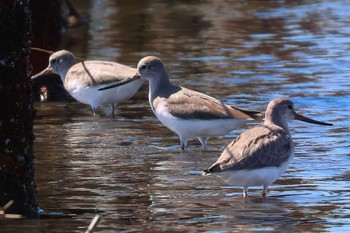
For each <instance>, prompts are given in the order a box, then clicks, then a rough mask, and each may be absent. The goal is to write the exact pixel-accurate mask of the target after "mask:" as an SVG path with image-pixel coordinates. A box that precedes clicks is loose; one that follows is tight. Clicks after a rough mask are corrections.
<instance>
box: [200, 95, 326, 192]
mask: <svg viewBox="0 0 350 233" xmlns="http://www.w3.org/2000/svg"><path fill="white" fill-rule="evenodd" d="M294 119H295V120H300V121H305V122H308V123H312V124H319V125H332V124H329V123H324V122H320V121H315V120H312V119H310V118H307V117H304V116H302V115H299V114H297V113H296V112H295V111H294V104H293V102H292V101H291V100H289V99H287V98H276V99H274V100H272V101H271V102H270V103H269V105H268V106H267V109H266V113H265V121H264V123H263V124H262V125H258V126H255V127H253V128H251V129H249V130H247V131H245V132H243V133H242V134H241V135H240V136H239V137H237V138H236V139H235V140H233V141H232V142H231V143H230V144H228V145H227V147H226V148H225V150H224V151H223V152H222V154H221V156H220V157H219V159H218V160H217V161H216V162H215V163H214V164H213V165H212V166H211V167H210V168H209V169H207V170H205V171H204V172H203V174H209V173H215V174H217V175H218V176H219V177H221V178H222V179H223V180H224V181H226V182H227V183H228V184H230V185H233V186H243V196H244V197H246V196H247V195H248V187H249V186H263V191H262V196H263V197H265V196H266V192H267V188H268V186H269V185H271V184H272V183H273V182H274V181H275V180H277V179H278V178H279V177H280V176H281V175H282V174H283V173H284V172H285V171H286V169H287V167H288V165H289V164H290V162H291V161H292V159H293V156H294V143H293V140H292V138H291V134H290V131H289V128H288V121H291V120H294Z"/></svg>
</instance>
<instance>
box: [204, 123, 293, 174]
mask: <svg viewBox="0 0 350 233" xmlns="http://www.w3.org/2000/svg"><path fill="white" fill-rule="evenodd" d="M292 143H293V142H292V140H291V138H290V136H289V135H288V134H286V133H285V132H284V131H283V130H282V129H281V130H271V129H269V128H267V127H266V126H256V127H254V128H252V129H251V130H248V131H246V132H244V133H242V134H241V135H240V136H239V137H238V138H237V139H235V140H234V141H232V142H231V143H230V144H229V145H228V146H227V147H226V149H225V150H224V151H223V153H222V154H221V156H220V158H219V159H218V161H217V162H216V163H215V164H214V165H213V166H211V167H210V168H209V169H208V170H209V172H219V171H222V170H226V169H230V170H240V169H256V168H262V167H266V166H279V165H281V164H282V163H283V162H285V161H287V160H288V158H289V156H290V154H291V151H292V146H293V145H292Z"/></svg>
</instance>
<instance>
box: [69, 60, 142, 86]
mask: <svg viewBox="0 0 350 233" xmlns="http://www.w3.org/2000/svg"><path fill="white" fill-rule="evenodd" d="M136 72H137V70H136V69H135V68H132V67H129V66H126V65H122V64H119V63H116V62H107V61H84V62H80V63H77V64H75V65H74V66H72V67H71V68H70V69H69V71H68V73H67V76H66V78H67V77H69V78H70V79H80V80H81V83H84V85H85V86H95V85H99V84H104V83H110V82H115V81H120V80H123V79H125V78H128V77H131V76H133V75H134V74H135V73H136ZM67 81H68V80H67Z"/></svg>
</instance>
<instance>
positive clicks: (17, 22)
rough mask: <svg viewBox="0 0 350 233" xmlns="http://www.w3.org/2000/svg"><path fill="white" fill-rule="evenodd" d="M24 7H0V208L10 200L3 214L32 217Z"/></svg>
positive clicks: (15, 2)
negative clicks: (10, 204) (10, 203)
mask: <svg viewBox="0 0 350 233" xmlns="http://www.w3.org/2000/svg"><path fill="white" fill-rule="evenodd" d="M28 5H29V1H28V0H3V1H1V3H0V35H1V36H0V206H3V205H5V204H6V203H8V202H9V201H10V200H13V201H14V203H13V205H12V206H11V207H10V208H9V209H8V210H7V213H18V214H22V215H24V216H26V217H36V216H38V211H37V209H38V205H37V203H36V199H35V196H36V189H35V187H36V184H35V182H34V165H33V161H34V153H33V140H34V134H33V118H34V109H33V102H32V96H31V95H32V87H31V81H30V78H29V76H30V75H31V65H30V62H29V53H30V46H31V38H32V28H31V13H30V11H29V9H28Z"/></svg>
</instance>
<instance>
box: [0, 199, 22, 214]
mask: <svg viewBox="0 0 350 233" xmlns="http://www.w3.org/2000/svg"><path fill="white" fill-rule="evenodd" d="M13 203H14V201H13V200H11V201H9V202H7V204H6V205H4V206H3V207H0V218H8V219H20V218H24V217H23V216H22V215H20V214H6V213H5V212H6V210H7V209H8V208H10V207H11V206H12V204H13Z"/></svg>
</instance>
